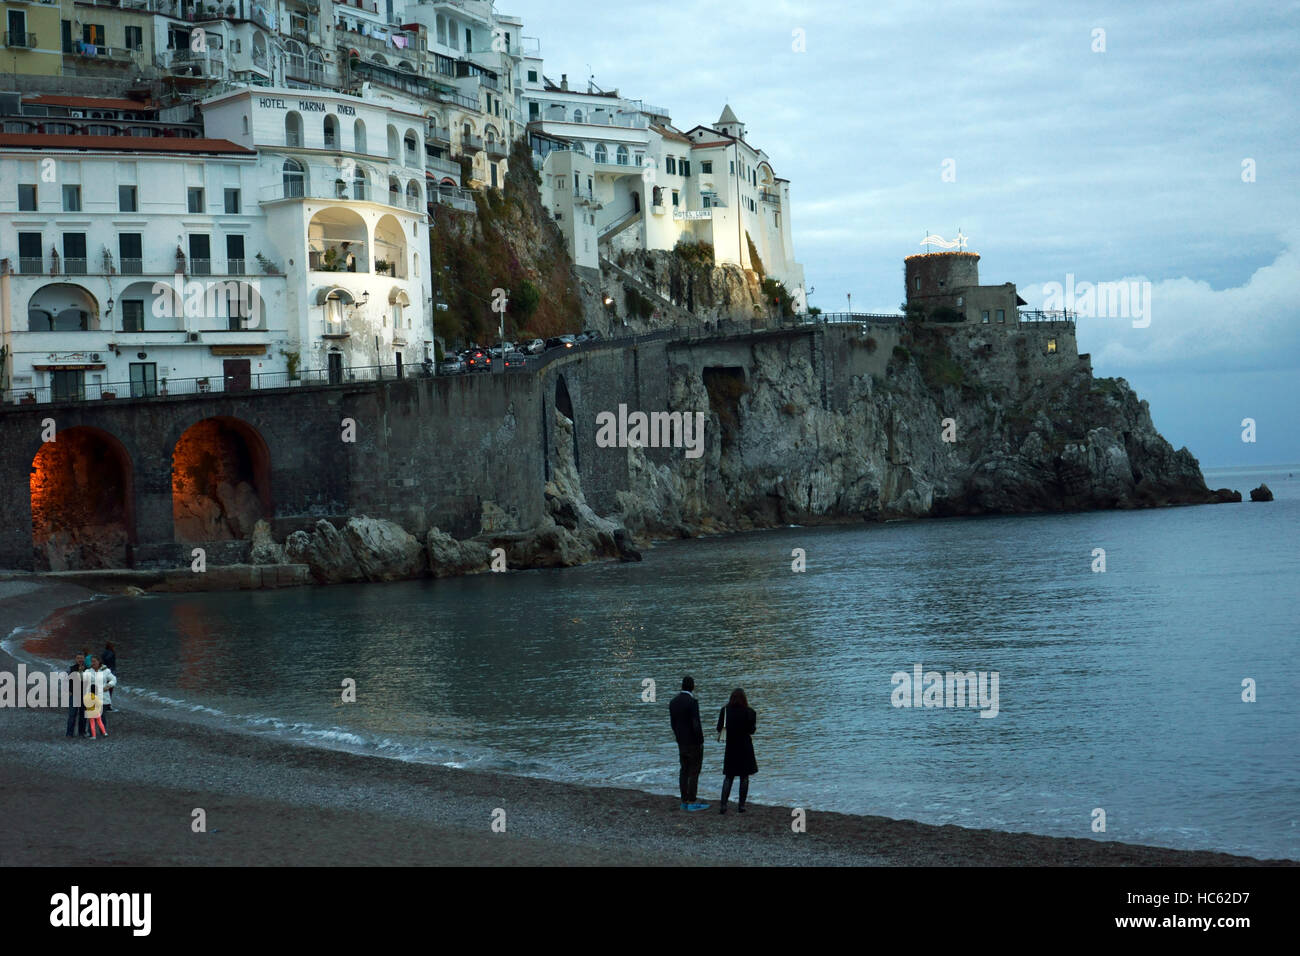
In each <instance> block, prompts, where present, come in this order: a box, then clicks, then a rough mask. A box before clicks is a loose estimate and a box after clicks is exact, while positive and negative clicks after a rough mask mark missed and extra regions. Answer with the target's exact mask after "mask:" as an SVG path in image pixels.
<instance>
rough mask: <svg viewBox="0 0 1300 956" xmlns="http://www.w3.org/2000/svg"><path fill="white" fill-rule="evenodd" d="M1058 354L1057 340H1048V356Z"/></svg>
mask: <svg viewBox="0 0 1300 956" xmlns="http://www.w3.org/2000/svg"><path fill="white" fill-rule="evenodd" d="M1055 352H1056V339H1048V340H1047V354H1048V355H1052V354H1054V353H1055Z"/></svg>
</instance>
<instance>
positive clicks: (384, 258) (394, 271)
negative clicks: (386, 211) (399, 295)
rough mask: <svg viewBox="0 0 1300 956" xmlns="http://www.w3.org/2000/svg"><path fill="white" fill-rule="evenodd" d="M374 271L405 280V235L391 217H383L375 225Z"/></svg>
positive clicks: (399, 224)
mask: <svg viewBox="0 0 1300 956" xmlns="http://www.w3.org/2000/svg"><path fill="white" fill-rule="evenodd" d="M381 263H382V265H381ZM375 270H376V271H377V272H387V273H388V274H389V275H390V276H392V277H393V278H395V279H405V278H406V234H405V233H404V232H403V231H402V224H401V223H400V222H398V221H397V219H395V218H394V217H393V216H383V217H381V218H380V220H379V221H378V222H377V223H375Z"/></svg>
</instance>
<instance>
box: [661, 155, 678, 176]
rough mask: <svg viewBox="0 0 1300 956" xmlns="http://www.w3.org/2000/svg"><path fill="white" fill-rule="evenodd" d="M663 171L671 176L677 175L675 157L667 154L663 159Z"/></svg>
mask: <svg viewBox="0 0 1300 956" xmlns="http://www.w3.org/2000/svg"><path fill="white" fill-rule="evenodd" d="M664 172H666V173H668V174H670V175H673V176H676V175H677V157H675V156H669V157H667V158H665V159H664Z"/></svg>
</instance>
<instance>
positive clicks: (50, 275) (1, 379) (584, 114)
mask: <svg viewBox="0 0 1300 956" xmlns="http://www.w3.org/2000/svg"><path fill="white" fill-rule="evenodd" d="M0 7H3V10H4V21H5V26H4V32H3V37H2V39H3V46H2V47H0V64H3V68H4V73H3V74H2V75H0V184H3V185H2V186H0V338H2V342H0V347H2V349H3V354H2V356H0V394H2V395H3V400H4V401H5V402H17V403H23V402H29V403H30V402H51V401H68V400H74V401H75V400H88V399H97V398H112V397H128V396H130V397H149V396H153V395H160V394H168V393H169V388H170V393H171V394H178V393H191V392H204V391H209V390H212V391H216V390H227V391H229V390H241V389H249V388H261V387H283V386H285V385H286V384H296V383H297V382H299V381H301V380H303V377H304V376H306V375H315V376H318V380H320V381H326V382H331V383H333V382H340V381H344V380H345V379H350V378H355V377H371V376H376V375H377V376H379V377H383V375H384V373H385V370H387V374H388V375H389V376H393V375H395V376H399V377H400V376H402V375H403V374H407V370H408V369H415V368H419V369H421V370H430V371H431V370H432V367H433V364H434V362H435V361H436V360H437V359H438V358H441V355H442V352H443V350H444V349H445V348H447V349H449V348H450V347H451V346H452V345H453V344H463V343H450V342H445V341H442V335H441V330H440V329H439V327H438V322H437V321H436V319H437V317H438V316H439V314H440V313H442V312H445V311H446V309H447V304H446V302H445V301H443V297H444V293H445V289H446V287H447V283H448V282H449V281H450V282H454V281H455V276H444V275H435V272H436V271H437V270H438V264H437V263H435V262H433V261H432V258H431V253H430V244H429V230H430V228H431V227H432V226H433V225H434V224H435V223H437V222H438V221H439V220H440V219H445V218H452V219H454V218H456V217H473V216H475V215H477V211H478V209H479V208H480V207H479V204H478V201H477V200H476V197H477V198H478V199H481V198H482V197H483V196H484V195H485V194H487V193H490V192H491V191H493V190H504V189H506V183H507V174H508V172H509V167H510V163H511V162H512V156H514V157H516V161H519V158H522V157H525V156H527V157H528V158H529V159H530V161H531V163H532V165H533V167H534V169H535V171H536V175H537V179H538V184H539V191H540V196H541V201H542V204H543V205H544V207H545V209H546V211H547V213H548V214H549V216H550V217H552V219H553V221H554V223H555V225H556V227H557V228H558V229H559V231H560V234H561V235H562V236H563V240H564V242H565V244H566V245H567V248H568V252H569V256H570V258H571V260H572V263H573V264H574V266H575V267H576V269H577V270H578V272H579V273H580V274H581V273H589V274H595V275H598V274H599V271H600V270H601V268H602V265H603V264H605V263H612V262H613V261H614V260H615V259H616V258H618V257H620V256H625V255H626V254H628V253H630V252H636V251H638V250H641V251H653V250H672V249H674V248H676V247H677V246H678V244H679V243H683V242H685V243H707V244H709V245H711V246H712V250H713V256H714V261H715V262H716V263H717V264H719V265H726V264H731V265H735V266H738V267H740V268H742V269H751V270H752V269H758V270H760V271H761V272H762V273H763V275H764V276H766V277H771V278H772V279H773V280H776V281H779V282H780V283H781V284H782V285H783V286H784V288H785V289H786V290H788V293H789V296H790V299H791V300H792V302H793V304H794V305H793V307H794V309H795V310H796V311H802V310H803V309H804V303H805V302H806V296H805V290H804V277H803V269H802V266H801V265H800V264H799V263H798V261H796V259H795V254H794V248H793V241H792V233H791V216H790V183H789V181H788V180H787V179H785V178H782V177H780V176H778V175H777V171H776V170H775V169H774V168H773V165H772V163H771V161H770V159H769V157H768V156H767V154H766V153H764V152H763V150H762V149H761V148H759V147H758V146H755V145H753V144H751V143H750V142H749V140H748V139H747V133H746V127H745V124H744V123H743V122H742V121H741V119H740V118H739V117H738V116H737V115H736V113H735V112H734V111H733V109H732V108H731V106H729V105H723V107H722V108H721V110H720V113H719V115H718V116H717V118H716V120H713V121H712V122H705V123H702V124H701V123H682V124H675V123H674V121H673V119H672V115H671V112H670V110H669V109H668V108H667V107H663V106H657V105H652V104H650V103H647V102H645V101H644V100H641V99H638V98H633V97H631V96H629V95H626V94H623V93H620V91H619V90H618V89H605V88H603V87H601V86H598V85H597V84H596V82H595V80H594V79H588V80H587V81H586V82H585V83H571V82H570V80H569V76H568V74H567V73H560V74H559V77H558V80H557V79H555V78H553V74H548V73H547V71H546V68H545V62H544V59H543V48H542V42H541V40H540V39H539V38H538V37H536V36H528V35H525V34H524V24H523V22H522V21H521V19H520V18H519V17H514V16H510V15H507V14H503V13H500V12H498V11H497V10H496V9H495V7H494V5H493V3H491V2H488V0H420V2H415V0H383V2H376V0H351V2H350V3H343V2H333V0H267V2H264V3H263V2H254V0H225V2H203V0H0ZM536 29H537V32H539V33H541V32H544V30H545V25H544V24H538V25H537V28H536ZM696 119H699V118H698V117H697V118H696ZM704 119H706V120H708V119H709V118H708V117H705V118H704ZM516 150H518V151H516ZM516 331H522V330H516ZM571 331H574V332H576V331H578V330H577V329H573V330H571ZM528 338H529V339H531V338H532V336H531V335H530V336H528Z"/></svg>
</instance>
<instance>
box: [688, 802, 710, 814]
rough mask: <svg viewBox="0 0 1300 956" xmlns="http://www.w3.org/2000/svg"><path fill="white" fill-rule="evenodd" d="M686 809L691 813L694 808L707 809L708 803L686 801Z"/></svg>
mask: <svg viewBox="0 0 1300 956" xmlns="http://www.w3.org/2000/svg"><path fill="white" fill-rule="evenodd" d="M686 809H687V810H689V811H691V812H692V813H693V812H695V811H696V810H707V809H709V805H708V804H707V803H688V804H687V805H686Z"/></svg>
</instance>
